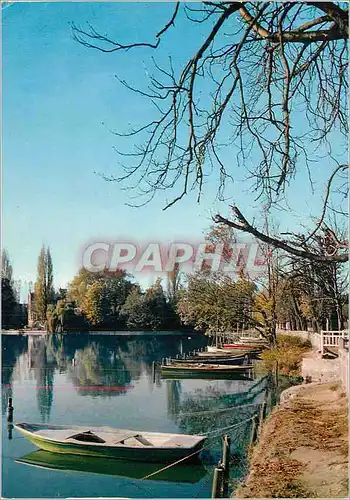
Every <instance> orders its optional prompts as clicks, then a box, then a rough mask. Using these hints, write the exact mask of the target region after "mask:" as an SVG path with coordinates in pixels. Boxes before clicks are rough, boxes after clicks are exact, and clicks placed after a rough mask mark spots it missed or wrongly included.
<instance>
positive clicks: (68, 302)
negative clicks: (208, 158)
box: [2, 225, 348, 344]
mask: <svg viewBox="0 0 350 500" xmlns="http://www.w3.org/2000/svg"><path fill="white" fill-rule="evenodd" d="M206 241H207V244H208V251H209V250H210V249H212V247H213V246H215V245H217V244H221V245H223V248H224V252H223V255H224V258H225V259H227V261H230V262H231V264H232V259H234V260H235V261H236V272H235V273H232V272H231V273H230V274H227V273H223V272H212V271H211V268H210V266H205V265H204V266H203V269H201V270H200V271H197V272H195V273H192V274H190V275H186V276H184V275H182V274H181V272H180V269H179V267H178V265H177V266H175V269H174V271H173V272H170V273H169V274H168V279H167V288H166V290H164V288H163V282H162V280H160V279H157V280H156V282H155V283H154V284H153V285H152V286H150V287H149V288H147V289H146V290H144V291H143V290H142V289H141V288H140V286H139V284H137V283H136V282H135V280H134V278H133V277H132V276H131V275H129V274H127V273H126V272H125V271H123V270H117V272H116V273H113V274H108V273H106V272H104V273H91V272H89V271H87V270H85V269H81V270H80V271H79V272H78V274H77V275H76V276H75V277H74V278H73V280H72V281H71V282H70V283H69V285H68V288H67V289H59V290H58V291H55V290H54V287H53V264H52V259H51V254H50V250H49V249H45V248H44V247H43V248H42V250H41V252H40V255H39V259H38V267H37V279H36V282H35V285H34V293H31V294H30V304H29V306H28V313H29V314H28V316H29V317H28V320H29V321H28V324H29V325H30V326H33V327H41V328H47V329H48V330H49V331H51V332H62V331H84V330H85V331H86V330H91V329H101V330H153V331H154V330H173V329H179V328H189V329H196V330H198V331H201V332H206V333H209V334H212V335H216V336H217V335H218V334H219V335H220V334H225V333H226V332H236V331H237V332H239V331H241V330H247V329H251V330H255V331H257V332H259V333H260V334H261V335H262V336H264V337H265V338H267V339H268V340H269V341H270V343H271V344H274V342H275V339H276V331H277V329H278V328H284V329H287V330H289V329H290V330H306V329H308V328H311V329H313V330H316V331H319V330H320V329H334V330H341V329H343V328H345V327H346V322H347V320H348V306H347V304H348V301H347V282H348V279H347V278H348V276H347V272H346V269H344V266H343V264H341V263H337V262H329V263H320V262H314V261H310V260H307V259H302V258H299V259H296V258H290V257H288V258H286V257H285V256H283V255H281V253H280V252H279V251H278V250H277V249H271V248H268V247H261V249H260V250H261V254H262V255H263V256H265V257H264V258H265V265H264V267H263V268H262V272H261V273H260V275H259V276H252V275H251V274H250V269H249V268H247V263H246V262H245V257H244V255H243V254H242V253H240V251H238V255H235V252H236V248H237V247H235V242H236V238H235V234H234V232H233V231H232V230H230V229H229V228H227V227H224V226H220V225H215V226H214V227H213V228H211V229H210V230H209V232H208V234H207V236H206ZM313 251H314V252H317V251H318V252H322V251H324V249H323V247H322V245H321V244H320V243H319V242H317V241H316V242H315V246H314V248H313ZM2 277H3V280H2V321H3V327H4V328H13V327H15V326H17V327H19V326H23V324H26V322H25V321H26V320H25V315H24V316H23V315H22V316H21V315H20V314H19V313H16V310H19V309H20V307H23V306H20V304H19V299H18V294H17V296H16V293H15V291H14V286H13V279H12V267H11V264H10V262H9V258H8V255H7V253H6V252H5V253H4V254H3V265H2ZM16 308H17V309H16ZM18 318H21V322H19V321H18Z"/></svg>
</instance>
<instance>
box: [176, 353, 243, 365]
mask: <svg viewBox="0 0 350 500" xmlns="http://www.w3.org/2000/svg"><path fill="white" fill-rule="evenodd" d="M171 361H172V362H174V363H181V364H183V363H204V364H215V363H219V364H220V365H225V366H226V365H233V366H236V365H244V364H248V363H249V356H248V355H244V356H241V355H240V356H232V357H231V356H222V357H219V356H214V355H213V356H212V357H206V356H198V357H197V356H196V357H193V358H186V359H172V360H171Z"/></svg>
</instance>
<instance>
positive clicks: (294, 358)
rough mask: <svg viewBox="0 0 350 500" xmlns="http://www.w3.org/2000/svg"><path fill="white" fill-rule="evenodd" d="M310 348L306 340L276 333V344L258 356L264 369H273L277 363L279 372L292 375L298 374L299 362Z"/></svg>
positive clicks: (296, 375) (297, 375)
mask: <svg viewBox="0 0 350 500" xmlns="http://www.w3.org/2000/svg"><path fill="white" fill-rule="evenodd" d="M310 348H311V343H310V342H309V341H308V340H303V339H301V338H300V337H297V336H294V335H282V334H281V335H280V334H279V335H277V346H276V347H275V348H273V349H267V350H266V351H264V352H263V353H262V354H261V355H260V357H261V359H262V362H263V367H264V369H265V370H274V369H275V367H276V364H278V370H279V373H281V374H282V375H288V376H292V377H299V376H300V364H301V360H302V358H303V356H304V355H305V353H306V352H307V351H308V350H309V349H310Z"/></svg>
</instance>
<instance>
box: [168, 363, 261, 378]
mask: <svg viewBox="0 0 350 500" xmlns="http://www.w3.org/2000/svg"><path fill="white" fill-rule="evenodd" d="M252 368H253V366H252V365H241V366H232V365H231V366H226V365H209V364H207V365H206V364H202V365H198V364H196V363H192V364H188V365H187V366H186V364H185V363H179V364H172V365H163V366H162V367H161V374H162V377H163V376H166V377H181V378H185V377H186V378H203V379H207V378H210V379H212V378H222V379H228V378H233V379H234V378H239V377H240V375H245V374H248V373H249V372H250V371H251V370H252Z"/></svg>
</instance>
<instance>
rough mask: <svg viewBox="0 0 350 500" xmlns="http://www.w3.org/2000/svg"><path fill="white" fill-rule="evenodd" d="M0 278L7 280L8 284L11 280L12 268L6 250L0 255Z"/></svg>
mask: <svg viewBox="0 0 350 500" xmlns="http://www.w3.org/2000/svg"><path fill="white" fill-rule="evenodd" d="M1 278H2V279H7V280H8V281H9V282H10V283H12V280H13V268H12V265H11V262H10V257H9V254H8V252H7V250H5V249H3V251H2V254H1Z"/></svg>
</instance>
